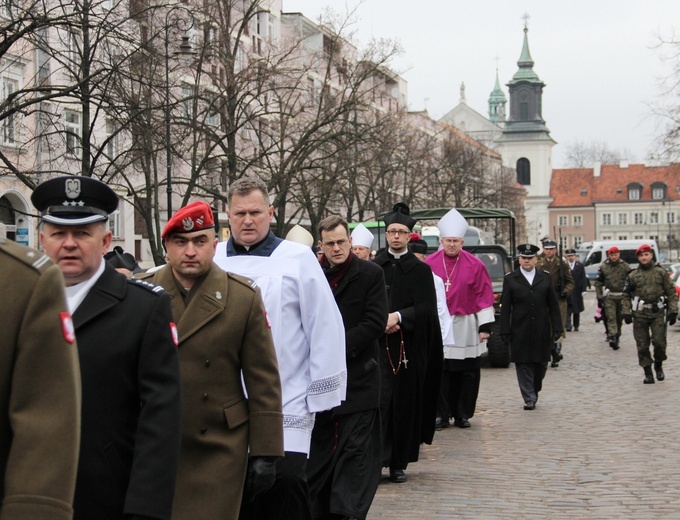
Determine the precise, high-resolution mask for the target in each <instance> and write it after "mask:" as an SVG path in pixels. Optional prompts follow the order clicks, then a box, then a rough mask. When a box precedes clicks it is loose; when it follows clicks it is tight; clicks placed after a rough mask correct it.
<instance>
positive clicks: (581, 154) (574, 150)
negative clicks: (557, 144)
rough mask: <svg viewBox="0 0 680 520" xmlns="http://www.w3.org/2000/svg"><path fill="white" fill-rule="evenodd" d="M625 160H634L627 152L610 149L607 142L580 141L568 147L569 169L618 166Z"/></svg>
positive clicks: (567, 159)
mask: <svg viewBox="0 0 680 520" xmlns="http://www.w3.org/2000/svg"><path fill="white" fill-rule="evenodd" d="M623 159H628V160H633V159H634V158H633V157H631V156H630V154H627V153H626V152H625V151H623V152H618V151H616V150H613V149H611V148H610V147H609V145H608V144H607V143H606V142H605V141H591V142H585V141H579V140H576V141H574V142H573V143H569V144H568V145H567V151H566V161H567V167H568V168H592V166H593V164H595V163H596V162H599V163H601V164H616V163H618V162H620V161H621V160H623Z"/></svg>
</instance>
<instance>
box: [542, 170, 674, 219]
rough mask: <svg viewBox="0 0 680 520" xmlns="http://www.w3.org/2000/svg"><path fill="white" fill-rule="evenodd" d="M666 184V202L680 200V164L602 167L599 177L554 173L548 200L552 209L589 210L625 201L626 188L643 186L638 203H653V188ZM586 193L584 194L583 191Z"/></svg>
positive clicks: (589, 173) (591, 172) (587, 172)
mask: <svg viewBox="0 0 680 520" xmlns="http://www.w3.org/2000/svg"><path fill="white" fill-rule="evenodd" d="M655 182H663V183H666V186H667V188H666V200H668V199H671V200H680V193H678V187H680V164H677V163H674V164H671V165H670V166H649V167H647V166H645V165H644V164H631V165H629V166H628V167H627V168H621V167H620V165H618V164H603V165H602V167H601V170H600V176H599V177H595V176H594V170H593V168H571V169H559V170H553V172H552V179H551V181H550V196H551V197H552V198H553V202H552V203H551V204H550V207H551V208H554V207H570V206H589V205H592V204H594V203H602V202H618V201H627V200H629V199H628V185H629V184H631V183H640V184H641V185H642V194H641V197H640V200H641V201H650V200H653V199H652V184H653V183H655ZM584 190H585V191H584ZM619 190H620V193H619V192H618V191H619Z"/></svg>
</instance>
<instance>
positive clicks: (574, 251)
mask: <svg viewBox="0 0 680 520" xmlns="http://www.w3.org/2000/svg"><path fill="white" fill-rule="evenodd" d="M564 254H565V255H575V254H576V249H567V250H566V251H565V252H564Z"/></svg>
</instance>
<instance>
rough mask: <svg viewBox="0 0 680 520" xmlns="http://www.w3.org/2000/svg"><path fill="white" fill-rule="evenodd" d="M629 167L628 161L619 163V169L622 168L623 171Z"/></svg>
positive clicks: (624, 160) (622, 160)
mask: <svg viewBox="0 0 680 520" xmlns="http://www.w3.org/2000/svg"><path fill="white" fill-rule="evenodd" d="M629 165H630V161H629V160H628V159H621V161H619V168H621V169H622V170H624V169H626V168H628V166H629Z"/></svg>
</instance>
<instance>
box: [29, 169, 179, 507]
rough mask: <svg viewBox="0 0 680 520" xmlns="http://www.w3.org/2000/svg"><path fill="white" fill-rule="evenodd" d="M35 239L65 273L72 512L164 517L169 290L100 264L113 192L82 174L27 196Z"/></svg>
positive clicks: (174, 371)
mask: <svg viewBox="0 0 680 520" xmlns="http://www.w3.org/2000/svg"><path fill="white" fill-rule="evenodd" d="M31 200H32V202H33V205H34V206H35V207H36V208H37V209H38V210H39V211H41V212H42V226H41V231H40V243H41V245H42V247H43V249H44V250H45V253H46V254H47V255H48V256H49V257H50V258H51V259H52V261H54V263H56V264H57V265H58V266H59V267H60V268H61V271H62V274H63V275H64V279H65V282H66V299H67V304H68V307H69V310H70V312H71V314H72V315H73V324H74V327H75V335H76V341H77V344H78V357H79V361H80V370H81V382H82V416H81V420H82V429H81V444H80V458H79V462H78V474H77V479H76V489H75V498H74V506H73V509H74V517H73V518H74V519H75V520H93V519H95V518H96V519H97V520H123V519H124V520H142V519H144V520H149V519H154V520H169V518H170V514H171V508H172V500H173V492H174V486H175V473H176V470H177V461H178V457H179V444H180V429H181V424H182V420H181V413H182V412H181V410H182V408H181V407H182V403H181V388H180V374H179V361H178V356H177V347H176V332H175V326H174V324H173V323H172V312H171V308H170V298H169V297H168V295H167V294H166V293H165V292H164V291H163V290H162V289H161V288H159V287H156V286H154V285H152V284H149V283H147V282H144V281H141V280H133V279H128V278H126V277H125V276H124V275H122V274H120V273H118V272H116V270H115V269H114V268H113V267H111V266H109V265H107V263H106V262H105V261H104V254H105V253H106V252H107V251H108V249H109V246H110V244H111V232H110V231H109V230H108V229H107V221H108V216H109V214H110V213H112V212H113V211H115V209H116V208H117V206H118V197H117V195H116V194H115V193H114V192H113V190H112V189H111V188H109V187H108V186H107V185H106V184H104V183H102V182H99V181H97V180H94V179H91V178H89V177H78V176H69V177H58V178H54V179H50V180H48V181H45V182H43V183H42V184H40V185H39V186H38V187H37V188H36V189H35V191H34V192H33V195H32V196H31Z"/></svg>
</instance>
